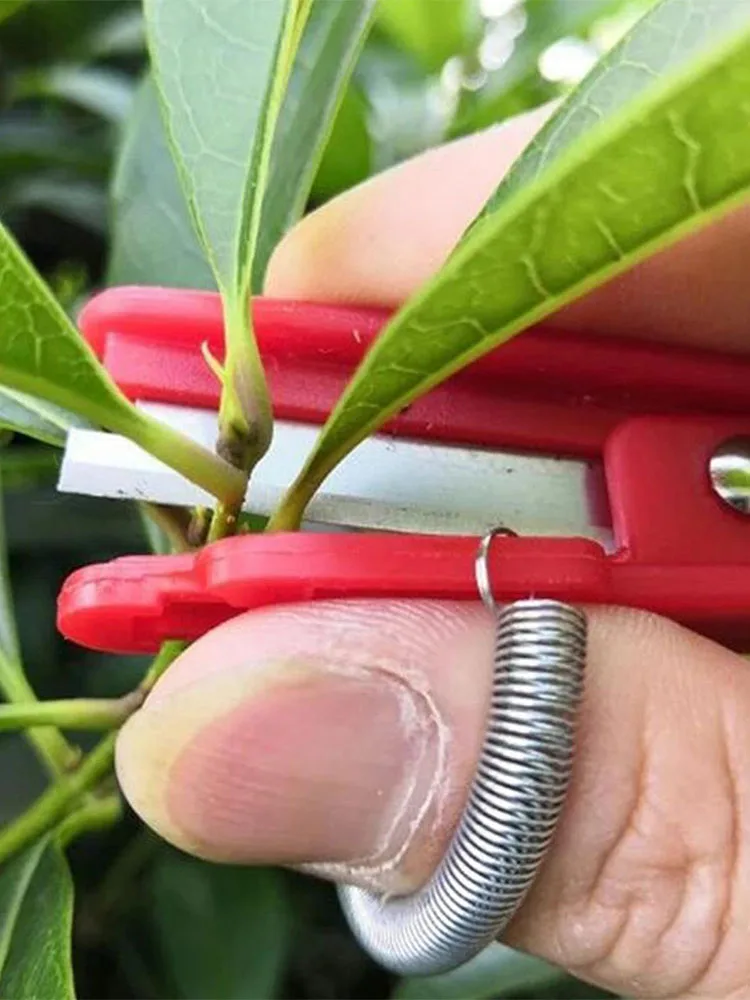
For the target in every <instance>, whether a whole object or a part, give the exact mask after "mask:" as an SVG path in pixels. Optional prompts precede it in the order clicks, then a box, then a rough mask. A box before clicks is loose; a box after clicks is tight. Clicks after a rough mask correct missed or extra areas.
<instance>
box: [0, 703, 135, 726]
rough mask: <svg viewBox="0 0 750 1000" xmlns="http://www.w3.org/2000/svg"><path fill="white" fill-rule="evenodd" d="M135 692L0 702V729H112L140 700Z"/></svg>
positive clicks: (122, 720) (133, 709) (118, 724)
mask: <svg viewBox="0 0 750 1000" xmlns="http://www.w3.org/2000/svg"><path fill="white" fill-rule="evenodd" d="M142 701H143V699H142V698H141V697H140V696H138V697H135V696H132V695H130V696H126V697H125V698H119V699H104V698H101V699H99V698H71V699H69V700H66V701H29V702H27V703H24V702H14V703H13V704H11V705H0V732H9V731H15V730H18V729H29V728H31V727H32V726H45V727H46V726H57V727H58V728H60V729H84V730H90V731H95V730H107V729H116V728H117V727H118V726H120V725H122V723H123V722H124V721H125V719H127V717H128V716H129V715H131V714H132V713H133V712H134V711H135V709H136V708H138V707H139V705H140V704H141V703H142Z"/></svg>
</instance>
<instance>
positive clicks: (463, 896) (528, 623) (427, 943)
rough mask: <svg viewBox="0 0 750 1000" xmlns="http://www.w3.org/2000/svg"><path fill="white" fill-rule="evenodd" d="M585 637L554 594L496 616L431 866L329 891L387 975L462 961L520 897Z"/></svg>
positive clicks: (559, 796)
mask: <svg viewBox="0 0 750 1000" xmlns="http://www.w3.org/2000/svg"><path fill="white" fill-rule="evenodd" d="M490 541H491V538H490V539H488V541H487V544H488V545H489V543H490ZM484 558H485V559H486V552H485V557H484ZM493 603H494V602H493ZM586 633H587V629H586V618H585V615H584V614H583V613H582V612H580V611H578V610H577V609H575V608H572V607H569V606H568V605H565V604H560V603H557V602H555V601H545V600H526V601H518V602H516V603H514V604H511V605H508V606H506V607H505V608H503V609H502V610H501V611H500V612H499V614H498V616H497V627H496V636H495V654H494V674H493V683H492V696H491V700H490V707H489V715H488V720H487V729H486V734H485V739H484V745H483V748H482V752H481V756H480V760H479V764H478V766H477V770H476V774H475V778H474V783H473V786H472V789H471V792H470V794H469V800H468V804H467V806H466V809H465V811H464V814H463V816H462V818H461V821H460V823H459V826H458V829H457V831H456V833H455V834H454V836H453V839H452V841H451V844H450V846H449V848H448V851H447V853H446V855H445V857H444V858H443V860H442V862H441V863H440V865H439V867H438V869H437V871H436V872H435V873H434V874H433V876H432V877H431V879H430V880H429V882H428V883H427V884H426V885H425V886H424V887H423V888H422V889H421V890H419V891H418V892H416V893H414V894H413V895H411V896H407V897H398V898H389V899H384V898H381V897H379V896H377V895H375V894H373V893H371V892H367V891H365V890H363V889H358V888H354V887H351V886H344V887H342V888H340V890H339V894H340V898H341V902H342V905H343V908H344V911H345V913H346V916H347V919H348V921H349V924H350V926H351V928H352V930H353V932H354V934H355V935H356V937H357V938H358V940H359V941H360V943H361V944H362V946H363V947H364V948H365V949H366V950H367V951H368V952H369V953H370V954H371V955H372V956H373V957H374V958H375V959H376V960H377V961H378V962H380V963H381V964H382V965H384V966H385V967H387V968H388V969H391V970H392V971H393V972H396V973H398V974H400V975H417V976H419V975H434V974H436V973H440V972H447V971H448V970H450V969H452V968H455V967H456V966H459V965H462V964H463V963H464V962H466V961H468V960H469V959H471V958H472V957H474V956H475V955H476V954H478V953H479V952H480V951H482V950H483V949H484V948H485V947H486V946H487V945H488V944H490V943H491V942H492V941H493V940H494V939H495V938H496V937H497V936H498V934H500V933H501V931H502V930H503V928H504V927H505V925H506V924H507V923H508V921H509V920H510V918H511V917H512V916H513V914H514V913H515V911H516V910H517V909H518V907H519V905H520V903H521V902H522V900H523V899H524V897H525V895H526V893H527V891H528V889H529V888H530V886H531V884H532V882H533V881H534V878H535V876H536V873H537V871H538V869H539V866H540V864H541V862H542V860H543V858H544V856H545V854H546V852H547V848H548V847H549V844H550V841H551V840H552V836H553V834H554V832H555V828H556V826H557V822H558V819H559V816H560V812H561V810H562V807H563V803H564V801H565V797H566V794H567V789H568V784H569V781H570V774H571V768H572V762H573V753H574V743H575V729H576V718H577V714H578V708H579V705H580V701H581V698H582V693H583V681H584V668H585V661H586Z"/></svg>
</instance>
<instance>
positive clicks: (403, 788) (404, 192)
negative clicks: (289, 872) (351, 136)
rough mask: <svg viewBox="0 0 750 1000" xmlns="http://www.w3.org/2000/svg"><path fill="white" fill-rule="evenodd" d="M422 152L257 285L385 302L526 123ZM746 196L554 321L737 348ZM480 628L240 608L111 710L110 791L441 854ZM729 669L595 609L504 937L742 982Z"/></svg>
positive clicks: (291, 246)
mask: <svg viewBox="0 0 750 1000" xmlns="http://www.w3.org/2000/svg"><path fill="white" fill-rule="evenodd" d="M544 113H545V112H537V113H535V114H532V115H530V116H526V117H525V118H523V119H519V120H517V121H515V122H512V123H510V124H508V125H506V126H504V127H500V128H496V129H493V130H491V131H489V132H486V133H484V134H481V135H477V136H474V137H472V138H469V139H467V140H463V141H460V142H457V143H454V144H452V145H449V146H445V147H443V148H441V149H438V150H434V151H432V152H430V153H428V154H426V155H424V156H422V157H419V158H418V159H416V160H413V161H411V162H409V163H407V164H404V165H402V166H401V167H399V168H397V169H395V170H392V171H390V172H389V173H387V174H384V175H382V176H380V177H378V178H376V179H374V180H372V181H370V182H369V183H367V184H365V185H364V186H362V187H361V188H358V189H356V190H354V191H351V192H349V193H347V194H345V195H344V196H342V197H341V198H339V199H337V200H336V201H334V202H332V203H331V204H329V205H328V206H326V207H325V208H323V209H322V210H320V211H319V212H317V213H314V214H313V215H311V216H309V217H308V218H307V219H306V220H304V221H303V222H302V223H301V224H300V225H299V226H298V227H297V229H296V230H295V231H294V232H293V233H292V234H291V235H290V236H288V237H287V239H286V240H285V241H284V242H283V244H282V245H281V247H280V248H279V250H278V252H277V253H276V256H275V258H274V260H273V262H272V266H271V269H270V274H269V279H268V292H269V293H270V294H272V295H276V296H285V297H296V298H303V299H321V300H328V301H331V300H333V301H339V302H356V303H362V304H368V305H373V304H387V305H392V306H396V305H398V304H399V303H400V302H402V301H403V300H404V299H405V298H406V297H407V296H408V295H409V294H410V293H411V292H412V291H413V290H414V289H415V288H416V287H417V286H418V285H419V284H420V283H421V282H422V281H423V280H424V279H425V278H426V277H428V276H429V274H430V273H431V272H433V271H434V270H435V269H436V268H437V267H438V266H439V265H440V263H441V261H442V260H443V259H444V257H445V256H446V254H447V253H448V251H449V250H450V248H451V247H452V245H453V244H454V243H455V241H456V239H457V238H458V236H459V234H460V232H461V230H462V229H463V227H464V226H465V225H466V224H467V223H468V221H469V220H470V218H471V217H472V216H473V215H474V214H475V212H476V211H477V210H478V209H479V208H480V206H481V204H482V203H483V202H484V200H485V198H486V197H487V196H488V195H489V193H490V191H491V189H492V188H493V187H494V186H495V184H496V183H497V181H498V179H499V177H500V176H501V174H502V173H503V171H504V170H505V169H507V167H508V165H509V163H510V162H511V161H512V160H513V159H514V158H515V156H516V155H517V154H518V153H519V152H520V150H521V149H522V147H523V146H524V145H525V143H526V142H527V141H528V139H529V138H530V136H531V134H532V133H533V131H534V130H535V129H536V128H537V127H538V125H539V123H540V121H541V118H542V117H543V115H544ZM748 255H750V211H749V210H744V211H738V212H736V213H735V214H734V215H732V216H731V217H728V218H726V219H724V220H723V221H721V222H719V223H717V224H714V225H713V226H712V227H711V228H710V229H708V230H706V231H704V232H703V233H701V234H700V235H698V236H695V237H692V238H690V239H689V240H686V241H685V242H683V243H682V244H681V245H680V246H678V247H676V248H674V249H673V250H671V251H670V252H668V253H664V254H662V255H660V256H658V257H656V258H653V259H651V260H650V261H648V262H646V263H644V264H643V265H641V266H640V267H638V268H636V269H634V270H633V271H631V272H629V273H628V274H626V275H624V276H623V277H621V278H619V279H617V280H616V281H614V282H612V283H610V284H609V285H607V286H606V287H603V288H601V289H599V290H597V291H596V292H595V293H593V294H592V295H590V296H589V297H588V298H587V299H585V300H584V301H580V302H578V303H575V304H573V305H571V306H570V307H568V308H567V309H566V326H568V327H569V328H574V329H580V330H590V331H595V332H596V333H598V334H602V335H606V334H609V333H612V334H623V335H630V336H639V337H645V338H649V337H650V338H658V339H664V340H669V341H679V342H682V343H691V344H703V345H706V346H713V347H717V348H723V349H736V350H743V349H744V350H748V349H750V338H749V337H748V316H749V315H750V282H748V280H747V259H748ZM491 644H492V626H491V621H490V618H489V616H488V615H487V614H486V613H485V611H484V610H483V609H482V608H481V607H480V606H479V605H476V606H466V605H459V604H447V603H435V602H413V603H405V602H400V601H384V602H380V603H366V602H362V601H351V602H342V603H320V604H315V605H309V606H293V607H278V608H272V609H269V610H266V611H261V612H254V613H250V614H245V615H242V616H240V617H238V618H236V619H234V620H233V621H231V622H229V623H228V624H227V625H225V626H222V627H221V628H219V629H216V630H215V631H214V632H213V633H211V634H209V635H207V636H205V637H204V638H203V639H202V640H201V641H199V642H197V643H196V644H195V645H194V646H192V647H191V648H190V649H189V650H188V651H187V652H186V653H185V654H184V655H183V656H182V657H181V658H180V660H179V661H178V662H176V663H175V664H174V666H173V667H172V668H171V669H170V671H169V672H168V674H167V675H166V676H165V677H164V678H163V679H162V681H161V682H160V684H159V685H158V686H157V688H156V690H155V691H154V693H153V694H152V695H151V697H150V698H149V699H148V701H147V703H146V705H145V707H144V708H143V709H142V710H141V711H140V712H139V713H138V714H137V715H135V716H134V717H133V718H131V719H130V721H129V722H128V723H127V725H126V726H125V728H124V729H123V731H122V733H121V736H120V739H119V744H118V753H117V768H118V774H119V777H120V780H121V782H122V786H123V788H124V790H125V794H126V795H127V796H128V798H129V800H130V802H131V803H132V805H133V807H134V808H135V809H136V810H137V811H138V813H140V815H141V816H142V817H143V818H144V820H145V821H146V822H147V823H149V824H150V825H151V826H152V827H153V828H154V829H155V830H157V831H158V832H159V833H160V834H162V835H163V836H164V837H166V838H167V839H168V840H170V841H172V842H173V843H175V844H177V845H179V846H180V847H182V848H183V849H185V850H188V851H191V852H194V853H195V854H198V855H200V856H202V857H204V858H210V859H215V860H219V861H235V862H245V863H276V864H283V865H294V866H297V865H308V866H309V865H313V866H314V870H317V871H318V872H319V873H321V874H323V875H326V876H329V877H332V878H338V877H346V878H348V879H353V880H355V881H358V882H359V883H361V884H364V885H369V886H373V887H378V888H380V889H396V890H409V889H410V888H413V887H416V886H418V885H419V884H420V883H421V882H422V881H423V880H424V879H425V878H426V877H427V876H428V875H429V874H430V872H431V870H432V869H433V867H434V865H435V864H436V863H437V861H438V860H439V858H440V857H441V856H442V854H443V852H444V850H445V847H446V844H447V842H448V840H449V838H450V835H451V832H452V830H453V828H454V826H455V824H456V822H457V820H458V817H459V815H460V812H461V809H462V806H463V802H464V797H465V794H466V790H467V788H468V786H469V784H470V781H471V778H472V774H473V769H474V764H475V760H476V755H477V753H478V751H479V746H480V740H481V731H482V726H483V721H484V715H485V707H486V698H487V693H488V686H489V680H490V671H491ZM748 720H750V671H748V665H747V663H746V662H745V661H744V660H743V659H741V658H740V657H739V656H737V655H735V654H733V653H730V652H727V651H726V650H724V649H722V648H720V647H719V646H716V645H714V644H712V643H710V642H708V641H706V640H704V639H702V638H699V637H697V636H695V635H692V634H691V633H690V632H687V631H686V630H684V629H682V628H679V627H677V626H676V625H673V624H671V623H669V622H667V621H664V620H661V619H658V618H655V617H653V616H651V615H648V614H641V613H632V612H626V611H620V610H614V609H603V610H597V611H594V612H592V614H591V638H590V656H589V667H588V690H587V697H586V704H585V709H584V714H583V719H582V731H581V739H580V746H579V751H578V756H577V759H576V762H575V769H574V779H573V786H572V790H571V794H570V796H569V799H568V803H567V805H566V809H565V812H564V815H563V819H562V822H561V825H560V828H559V831H558V835H557V836H556V838H555V841H554V844H553V847H552V849H551V852H550V854H549V856H548V859H547V861H546V863H545V865H544V868H543V870H542V873H541V874H540V877H539V878H538V880H537V882H536V883H535V885H534V887H533V889H532V891H531V893H530V895H529V896H528V898H527V900H526V902H525V903H524V905H523V906H522V908H521V910H520V912H519V913H518V915H517V917H516V918H515V919H514V920H513V922H512V923H511V926H510V928H509V929H508V932H507V934H506V935H505V940H506V941H507V942H508V943H509V944H512V945H514V946H516V947H519V948H523V949H526V950H529V951H532V952H535V953H537V954H538V955H541V956H542V957H544V958H547V959H549V960H551V961H552V962H556V963H558V964H559V965H562V966H565V967H566V968H568V969H570V970H571V971H572V972H574V973H575V974H576V975H578V976H580V977H582V978H585V979H589V980H592V981H594V982H597V983H599V984H601V985H603V986H605V987H609V988H610V989H612V990H615V991H617V992H624V993H627V994H629V995H638V996H647V997H656V996H663V997H674V996H680V997H687V996H691V997H713V998H716V997H729V996H730V995H732V996H737V997H747V996H749V995H750V947H748V928H750V724H749V723H748Z"/></svg>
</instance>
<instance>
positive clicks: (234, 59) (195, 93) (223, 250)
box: [145, 0, 296, 295]
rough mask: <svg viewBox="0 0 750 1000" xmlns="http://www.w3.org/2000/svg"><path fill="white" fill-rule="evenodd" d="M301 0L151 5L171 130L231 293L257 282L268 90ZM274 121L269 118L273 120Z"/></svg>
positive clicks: (223, 284)
mask: <svg viewBox="0 0 750 1000" xmlns="http://www.w3.org/2000/svg"><path fill="white" fill-rule="evenodd" d="M295 8H296V4H295V3H289V2H287V0H145V12H146V26H147V32H148V37H149V46H150V50H151V60H152V67H153V71H154V75H155V79H156V83H157V88H158V90H159V93H160V96H161V99H162V107H163V109H164V114H165V118H166V122H167V133H168V136H169V139H170V142H171V144H172V150H173V153H174V155H175V159H176V162H177V165H178V170H179V174H180V178H181V181H182V184H183V187H184V188H185V191H186V193H187V198H188V203H189V205H190V208H191V212H192V215H193V218H194V221H195V224H196V226H197V228H198V233H199V236H200V239H201V243H202V244H203V247H204V249H205V251H206V253H207V255H208V258H209V260H210V262H211V265H212V267H213V271H214V274H215V276H216V281H217V283H218V285H219V288H221V289H222V291H223V292H226V293H227V294H231V295H237V294H240V293H242V292H244V291H245V290H246V289H247V288H248V286H249V270H250V264H251V260H250V258H251V256H252V253H253V250H254V246H253V244H254V242H255V237H256V234H257V228H258V223H259V221H260V218H259V208H260V202H261V199H262V195H263V189H262V188H263V185H262V183H261V182H262V179H263V178H262V174H263V173H264V172H265V171H264V169H263V163H262V161H263V160H264V159H265V158H267V152H268V151H267V150H266V149H265V148H264V147H266V146H267V145H268V144H269V143H268V140H269V138H270V136H269V135H268V134H267V133H268V132H269V131H271V130H272V127H273V123H274V119H275V111H276V109H273V113H272V115H271V116H269V91H270V90H271V89H272V82H273V80H274V77H275V76H276V75H278V74H280V73H281V74H282V75H283V70H284V67H283V66H282V67H281V68H279V67H278V66H277V62H278V61H279V59H280V58H281V57H282V56H283V55H284V53H281V52H280V50H281V48H282V42H283V41H284V39H285V35H287V34H289V33H290V31H291V27H290V26H291V24H292V22H293V18H294V13H295ZM269 117H270V119H271V120H270V121H269Z"/></svg>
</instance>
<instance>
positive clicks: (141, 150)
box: [107, 79, 216, 290]
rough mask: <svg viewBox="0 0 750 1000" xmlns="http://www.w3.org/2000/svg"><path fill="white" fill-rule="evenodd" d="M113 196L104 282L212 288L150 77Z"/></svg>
mask: <svg viewBox="0 0 750 1000" xmlns="http://www.w3.org/2000/svg"><path fill="white" fill-rule="evenodd" d="M112 200H113V234H112V249H111V256H110V260H109V268H108V273H107V281H108V284H110V285H153V284H156V285H167V286H170V287H174V288H205V289H210V290H213V289H215V288H216V282H215V280H214V277H213V274H212V273H211V268H210V267H209V265H208V262H207V261H206V258H205V256H204V254H203V251H202V249H201V247H200V244H199V243H198V238H197V236H196V234H195V230H194V228H193V224H192V221H191V219H190V215H189V213H188V208H187V203H186V201H185V196H184V194H183V192H182V188H181V187H180V181H179V178H178V176H177V170H176V168H175V165H174V160H173V159H172V153H171V150H170V148H169V143H168V142H167V137H166V133H165V131H164V124H163V122H162V118H161V111H160V109H159V99H158V96H157V94H156V90H155V89H154V85H153V82H152V81H151V80H150V79H147V80H145V81H144V83H143V85H142V86H141V88H140V90H139V92H138V94H137V96H136V100H135V104H134V107H133V111H132V114H131V115H130V117H129V118H128V123H127V127H126V130H125V135H124V140H123V145H122V148H121V151H120V156H119V160H118V166H117V170H116V173H115V176H114V181H113V188H112Z"/></svg>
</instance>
